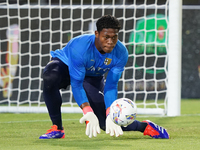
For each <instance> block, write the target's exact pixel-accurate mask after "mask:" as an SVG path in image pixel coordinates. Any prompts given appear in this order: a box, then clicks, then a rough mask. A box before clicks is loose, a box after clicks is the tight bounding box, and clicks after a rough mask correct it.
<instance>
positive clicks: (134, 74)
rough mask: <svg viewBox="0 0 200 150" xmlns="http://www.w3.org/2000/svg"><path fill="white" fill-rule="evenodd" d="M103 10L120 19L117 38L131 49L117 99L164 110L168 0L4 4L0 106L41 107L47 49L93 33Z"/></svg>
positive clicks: (66, 95) (66, 100)
mask: <svg viewBox="0 0 200 150" xmlns="http://www.w3.org/2000/svg"><path fill="white" fill-rule="evenodd" d="M42 2H43V1H42ZM105 14H111V15H114V16H116V17H117V18H118V19H119V21H120V23H121V25H122V30H120V33H119V39H120V40H121V41H122V42H123V43H124V44H125V46H126V47H127V49H128V51H129V60H128V63H127V65H126V67H125V71H124V73H123V74H122V77H121V79H120V81H119V85H118V90H119V92H118V95H119V96H118V97H119V98H121V97H127V98H130V99H132V100H133V101H135V102H136V103H137V105H138V108H139V110H140V108H144V109H146V108H158V109H159V110H160V108H161V109H162V110H161V112H162V113H163V110H164V111H165V109H166V99H167V49H168V47H167V43H168V41H167V35H168V32H167V30H168V0H166V1H165V2H162V3H160V2H158V1H154V2H153V3H149V2H147V1H146V0H145V1H143V2H142V1H140V2H139V1H136V0H135V1H133V2H131V3H130V4H128V3H127V2H124V1H115V0H113V1H109V2H107V1H93V0H91V1H90V2H88V1H87V3H86V2H84V1H83V0H81V1H79V2H76V3H75V2H74V1H72V0H68V1H62V0H60V1H57V3H53V2H44V3H41V1H38V2H37V1H36V2H34V3H31V1H29V0H24V1H23V3H20V2H19V1H17V2H16V3H14V4H11V3H9V2H8V0H7V1H6V2H4V3H0V50H1V54H0V56H1V57H0V61H1V68H0V69H1V70H0V75H1V76H0V106H5V107H6V109H7V110H10V108H8V107H12V106H13V108H14V107H15V106H16V107H17V108H16V107H15V108H16V109H12V110H14V111H19V109H18V107H21V106H28V109H29V110H31V109H30V107H31V108H32V107H34V106H37V107H43V106H44V100H43V96H42V85H43V81H42V78H41V77H42V71H43V69H44V67H45V66H46V64H47V63H48V62H49V60H50V54H49V52H50V51H51V50H56V49H61V48H62V47H63V46H65V45H66V44H67V43H68V41H69V40H70V39H71V38H73V37H75V36H78V35H81V34H87V33H93V32H94V31H95V29H96V27H95V22H96V21H97V19H98V18H99V17H101V16H102V15H105ZM61 93H62V97H63V105H67V106H70V107H75V106H74V105H76V103H75V101H74V99H73V96H72V92H71V89H70V87H68V88H67V89H66V90H61ZM38 110H39V109H36V111H38ZM27 111H28V110H27ZM141 112H143V113H144V112H145V111H144V110H143V111H141ZM151 112H154V111H151ZM139 113H140V111H139Z"/></svg>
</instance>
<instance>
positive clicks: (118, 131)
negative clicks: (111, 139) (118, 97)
mask: <svg viewBox="0 0 200 150" xmlns="http://www.w3.org/2000/svg"><path fill="white" fill-rule="evenodd" d="M109 113H110V107H109V108H107V110H106V114H107V118H106V133H107V134H109V133H110V136H113V135H115V136H116V137H118V136H120V135H123V131H122V128H121V127H120V126H119V125H117V124H115V123H114V122H113V121H112V120H111V118H110V114H109Z"/></svg>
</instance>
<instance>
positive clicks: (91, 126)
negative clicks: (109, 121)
mask: <svg viewBox="0 0 200 150" xmlns="http://www.w3.org/2000/svg"><path fill="white" fill-rule="evenodd" d="M83 113H84V116H83V117H82V118H81V119H80V123H84V122H86V131H85V134H86V135H87V136H89V138H92V135H93V136H94V137H96V136H97V133H100V127H99V120H98V118H97V117H96V115H95V114H94V112H93V110H92V108H91V107H90V106H86V107H84V108H83Z"/></svg>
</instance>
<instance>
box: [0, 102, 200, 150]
mask: <svg viewBox="0 0 200 150" xmlns="http://www.w3.org/2000/svg"><path fill="white" fill-rule="evenodd" d="M81 116H82V114H62V117H63V126H64V128H65V134H66V136H65V138H64V139H51V140H40V139H38V137H39V136H40V135H41V134H43V133H45V132H46V130H47V129H49V128H50V126H51V122H50V119H49V116H48V114H8V113H2V114H0V150H80V149H81V150H98V149H100V150H123V149H125V150H198V149H200V100H192V99H191V100H182V101H181V116H179V117H156V116H140V115H138V116H137V120H140V121H142V120H146V119H148V120H151V121H153V122H155V123H156V124H158V125H160V126H163V127H165V128H166V129H167V131H168V132H169V134H170V139H152V138H150V137H148V136H143V134H142V133H140V132H133V131H132V132H124V135H122V136H120V137H117V138H116V137H110V135H107V134H106V133H105V132H104V131H101V134H99V135H98V136H97V137H96V138H91V139H90V138H88V137H87V136H86V135H85V125H84V124H80V123H79V119H80V118H81Z"/></svg>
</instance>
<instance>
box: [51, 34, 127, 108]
mask: <svg viewBox="0 0 200 150" xmlns="http://www.w3.org/2000/svg"><path fill="white" fill-rule="evenodd" d="M51 56H52V57H57V58H59V59H60V60H61V61H63V62H64V63H65V64H66V65H67V66H68V68H69V74H70V80H71V86H72V92H73V95H74V98H75V100H76V102H77V104H78V105H79V106H80V105H81V104H83V103H85V102H88V99H87V96H86V93H85V90H84V88H83V80H84V78H85V76H102V75H103V74H105V73H106V72H107V71H108V75H107V78H106V83H105V87H104V101H105V105H106V108H108V107H110V105H111V104H112V102H113V101H114V100H116V99H117V85H118V81H119V78H120V76H121V74H122V72H123V70H124V66H125V65H126V63H127V60H128V51H127V49H126V47H125V46H124V45H123V44H122V43H121V42H120V41H119V40H118V41H117V44H116V45H115V47H114V49H113V50H112V52H111V53H106V54H101V53H100V52H99V51H98V50H97V49H96V47H95V35H94V34H85V35H81V36H78V37H75V38H73V39H71V40H70V41H69V42H68V44H67V45H66V46H65V47H63V48H62V49H59V50H55V51H51Z"/></svg>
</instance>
